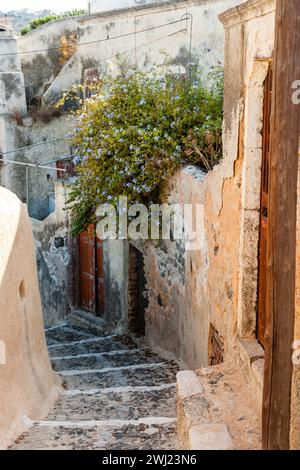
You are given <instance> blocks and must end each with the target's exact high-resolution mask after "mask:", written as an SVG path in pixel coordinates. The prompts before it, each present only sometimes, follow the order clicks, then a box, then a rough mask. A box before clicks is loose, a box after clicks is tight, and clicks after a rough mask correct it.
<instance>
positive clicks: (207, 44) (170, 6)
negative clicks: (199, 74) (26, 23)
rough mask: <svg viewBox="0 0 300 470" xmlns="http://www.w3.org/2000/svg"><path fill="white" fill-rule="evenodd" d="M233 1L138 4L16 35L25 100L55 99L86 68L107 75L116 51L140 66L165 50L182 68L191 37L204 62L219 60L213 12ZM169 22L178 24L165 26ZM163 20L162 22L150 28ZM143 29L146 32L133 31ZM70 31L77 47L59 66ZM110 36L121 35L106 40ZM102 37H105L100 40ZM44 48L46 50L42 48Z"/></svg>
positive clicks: (220, 40)
mask: <svg viewBox="0 0 300 470" xmlns="http://www.w3.org/2000/svg"><path fill="white" fill-rule="evenodd" d="M238 2H239V0H216V1H215V0H213V1H211V0H205V1H203V0H188V1H170V2H161V3H158V4H153V5H151V4H150V5H147V4H144V5H143V4H140V5H139V6H136V7H133V8H127V9H123V10H122V9H120V10H118V9H117V10H112V11H107V12H103V13H95V14H93V15H90V16H85V17H76V18H71V19H63V20H59V21H55V22H52V23H49V24H46V25H44V26H43V27H41V28H39V29H38V30H35V31H33V32H31V33H30V34H28V35H26V36H23V37H22V38H20V39H19V48H20V51H21V52H23V53H24V52H27V53H26V54H22V55H21V61H22V70H23V73H24V76H25V83H26V95H27V101H31V100H32V98H33V97H34V96H39V97H42V100H43V101H44V102H46V103H49V102H53V101H55V100H56V99H57V98H58V97H60V96H61V95H62V91H63V90H66V89H68V88H70V87H71V86H72V85H74V84H78V83H81V81H82V79H83V76H84V72H85V70H87V69H96V70H98V71H99V72H101V73H106V72H107V71H109V70H111V69H114V68H115V67H116V63H117V55H120V54H121V55H124V57H125V58H126V60H128V62H129V64H130V65H133V66H137V67H139V68H140V69H143V70H146V69H147V68H148V67H149V66H152V65H154V64H161V63H164V62H165V60H166V54H167V55H168V56H169V57H171V58H172V59H173V61H174V64H176V65H183V66H186V64H187V63H188V62H189V61H190V40H191V39H192V49H193V51H194V52H196V53H199V54H202V63H203V66H205V67H209V66H211V65H213V64H217V63H219V62H222V60H223V44H224V33H223V29H222V26H221V24H220V23H219V22H218V20H217V15H218V14H219V13H220V12H221V11H223V10H224V9H226V8H229V7H230V6H232V5H236V4H237V3H238ZM187 8H188V12H189V14H191V15H192V16H193V25H194V28H193V31H192V28H191V20H190V16H189V19H187V20H184V19H183V17H184V15H185V14H186V12H187ZM182 19H183V21H181V20H182ZM174 21H179V22H178V23H176V24H171V25H168V23H169V22H171V23H172V22H174ZM164 24H165V25H166V26H164V27H162V28H158V29H155V27H157V26H158V25H164ZM143 29H147V30H148V31H145V32H143V33H139V32H138V33H137V34H134V32H135V31H140V30H143ZM72 34H77V37H78V47H77V51H76V52H75V53H74V54H73V56H72V57H71V58H70V59H69V61H67V62H66V63H65V64H62V63H61V62H60V60H59V58H60V55H61V52H60V50H59V48H60V44H61V42H60V40H61V37H63V36H67V37H68V36H70V35H72ZM114 36H120V37H119V38H118V39H114V40H112V39H110V38H113V37H114ZM106 38H108V40H107V41H103V40H106ZM99 40H100V42H99ZM43 49H51V50H50V51H49V50H48V51H44V52H41V51H43ZM162 50H163V51H164V53H162ZM29 51H38V52H34V53H32V52H30V53H28V52H29Z"/></svg>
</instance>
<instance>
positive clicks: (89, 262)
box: [79, 225, 105, 314]
mask: <svg viewBox="0 0 300 470" xmlns="http://www.w3.org/2000/svg"><path fill="white" fill-rule="evenodd" d="M79 257H80V260H79V266H80V308H82V309H83V310H87V311H89V312H93V313H95V314H97V313H99V314H101V313H103V311H104V303H105V298H104V270H103V246H102V242H101V241H100V240H99V239H97V237H96V234H95V227H94V225H90V226H89V227H88V229H87V230H86V231H85V232H82V233H81V234H80V236H79Z"/></svg>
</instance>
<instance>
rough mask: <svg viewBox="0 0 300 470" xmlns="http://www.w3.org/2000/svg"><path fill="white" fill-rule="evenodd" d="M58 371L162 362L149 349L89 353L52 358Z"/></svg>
mask: <svg viewBox="0 0 300 470" xmlns="http://www.w3.org/2000/svg"><path fill="white" fill-rule="evenodd" d="M51 361H52V364H53V367H54V369H55V370H56V371H60V370H72V369H77V370H84V369H102V368H107V367H122V366H129V365H137V364H148V363H155V362H161V358H159V357H158V356H156V355H155V354H153V353H152V352H151V351H150V350H147V349H131V350H123V351H122V350H119V351H112V352H108V353H87V354H83V355H82V354H80V355H77V356H65V357H58V356H56V357H55V356H54V357H53V356H52V358H51Z"/></svg>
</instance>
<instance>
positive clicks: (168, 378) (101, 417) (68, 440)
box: [12, 324, 178, 450]
mask: <svg viewBox="0 0 300 470" xmlns="http://www.w3.org/2000/svg"><path fill="white" fill-rule="evenodd" d="M46 335H47V341H48V345H49V352H50V355H51V360H52V363H53V367H54V369H55V370H56V371H57V372H58V373H59V374H60V375H61V377H62V379H63V384H64V392H63V393H62V394H61V396H60V398H59V400H58V401H57V403H56V405H55V407H54V409H53V410H52V411H51V413H50V414H49V415H48V417H47V420H46V421H42V422H37V423H35V424H34V426H33V427H32V428H31V429H30V430H29V431H28V432H27V433H26V434H25V435H24V436H22V437H21V438H20V439H18V441H17V442H16V444H15V445H14V446H13V447H12V449H15V450H17V449H18V450H21V449H32V450H37V449H66V450H68V449H70V450H71V449H72V450H73V449H74V450H85V449H97V450H98V449H105V450H132V449H146V450H158V449H162V450H171V449H177V448H178V445H177V440H176V404H175V382H176V373H177V372H178V366H177V364H176V363H174V362H167V361H165V360H163V359H161V358H160V357H158V356H157V355H155V354H153V352H152V351H151V350H149V349H147V348H139V347H138V346H137V345H136V344H134V342H133V341H132V340H131V339H129V338H127V337H125V336H107V335H106V336H105V335H104V336H101V337H97V336H96V337H95V336H94V335H92V334H91V333H90V332H89V331H87V330H84V329H82V328H78V327H77V326H73V325H68V324H65V325H63V326H60V327H54V328H50V329H48V330H46Z"/></svg>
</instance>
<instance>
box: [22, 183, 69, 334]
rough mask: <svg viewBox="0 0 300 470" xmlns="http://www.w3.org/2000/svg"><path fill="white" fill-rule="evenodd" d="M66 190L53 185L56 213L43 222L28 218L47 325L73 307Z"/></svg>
mask: <svg viewBox="0 0 300 470" xmlns="http://www.w3.org/2000/svg"><path fill="white" fill-rule="evenodd" d="M66 195H67V188H66V187H65V184H64V183H63V182H56V183H55V211H54V212H53V213H52V214H50V215H49V216H48V217H47V218H46V219H45V220H43V221H40V220H36V219H31V222H32V226H33V234H34V239H35V247H36V257H37V267H38V278H39V284H40V291H41V299H42V306H43V313H44V321H45V324H47V325H55V324H56V323H59V322H60V321H62V320H64V319H65V318H66V317H67V316H68V314H69V313H70V309H71V306H72V304H73V255H74V253H73V240H72V238H71V236H70V233H69V220H68V213H67V212H66V211H65V210H64V207H65V201H66Z"/></svg>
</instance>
